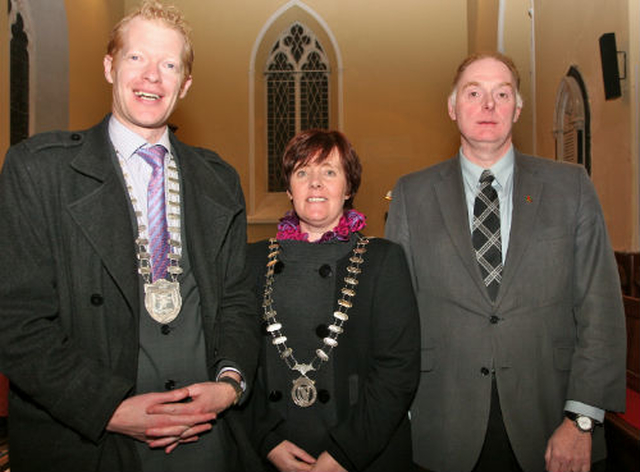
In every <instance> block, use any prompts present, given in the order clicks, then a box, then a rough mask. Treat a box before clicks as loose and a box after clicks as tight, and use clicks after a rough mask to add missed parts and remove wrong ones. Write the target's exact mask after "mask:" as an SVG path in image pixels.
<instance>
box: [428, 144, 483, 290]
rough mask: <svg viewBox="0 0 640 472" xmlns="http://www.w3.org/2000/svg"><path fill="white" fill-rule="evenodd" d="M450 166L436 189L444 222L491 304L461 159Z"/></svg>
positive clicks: (470, 271)
mask: <svg viewBox="0 0 640 472" xmlns="http://www.w3.org/2000/svg"><path fill="white" fill-rule="evenodd" d="M449 163H450V165H448V166H446V167H445V168H444V169H443V170H442V173H441V176H442V180H440V182H438V183H437V184H436V185H435V192H436V196H437V198H438V204H439V206H440V212H441V214H442V219H443V220H444V224H445V227H446V228H447V232H448V233H449V236H450V237H451V241H452V242H453V245H454V246H455V248H456V250H457V251H458V254H459V255H460V259H461V260H462V261H463V263H464V266H465V267H466V269H467V271H468V272H469V275H470V277H471V278H472V279H473V281H474V282H475V284H476V285H477V287H478V289H479V290H480V291H481V292H482V294H483V295H484V296H485V297H486V298H487V300H489V294H488V292H487V288H486V287H485V285H484V283H483V282H482V275H481V274H480V268H479V267H478V262H477V261H476V255H475V250H474V249H473V244H472V242H471V231H470V230H469V217H468V214H467V202H466V201H465V197H464V184H463V181H462V171H461V169H460V160H459V157H454V158H452V159H450V160H449Z"/></svg>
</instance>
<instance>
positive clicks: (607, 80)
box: [600, 33, 622, 100]
mask: <svg viewBox="0 0 640 472" xmlns="http://www.w3.org/2000/svg"><path fill="white" fill-rule="evenodd" d="M600 60H601V61H602V79H603V81H604V97H605V99H606V100H611V99H613V98H618V97H619V96H621V95H622V92H621V90H620V72H619V71H618V50H617V48H616V34H615V33H605V34H603V35H602V36H600Z"/></svg>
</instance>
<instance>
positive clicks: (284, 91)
mask: <svg viewBox="0 0 640 472" xmlns="http://www.w3.org/2000/svg"><path fill="white" fill-rule="evenodd" d="M330 74H331V66H330V61H329V58H328V57H327V55H326V54H325V51H324V48H323V47H322V44H321V42H320V40H319V39H318V38H317V37H316V35H315V33H314V32H313V30H312V29H311V28H309V27H307V26H306V25H305V24H304V23H303V22H301V21H294V22H293V23H292V24H290V25H289V26H288V27H287V28H285V30H284V31H283V32H282V33H281V34H280V36H279V37H278V38H277V39H276V41H275V43H274V45H273V47H272V49H271V52H270V54H269V57H268V59H267V61H266V64H265V68H264V75H265V87H266V91H265V94H266V98H267V109H266V113H267V116H266V123H267V152H268V155H267V160H268V177H267V178H268V184H267V186H268V191H269V192H284V191H285V190H286V185H285V180H284V176H283V174H282V165H281V162H280V159H281V158H282V153H283V151H284V148H285V146H286V144H287V142H288V141H289V139H291V138H292V137H293V136H294V135H295V134H297V133H298V132H300V131H302V130H305V129H310V128H324V129H326V128H329V116H330V110H329V107H330V93H331V90H330Z"/></svg>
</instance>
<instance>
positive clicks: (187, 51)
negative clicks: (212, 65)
mask: <svg viewBox="0 0 640 472" xmlns="http://www.w3.org/2000/svg"><path fill="white" fill-rule="evenodd" d="M137 17H141V18H143V19H145V20H151V21H161V22H162V23H164V24H165V25H166V26H167V27H169V28H171V29H173V30H175V31H177V32H178V33H180V35H181V36H182V37H183V39H184V48H183V50H182V55H181V61H182V65H181V66H182V78H183V80H184V79H186V78H187V77H189V76H190V75H191V69H192V67H193V59H194V52H193V43H192V42H191V28H190V27H189V25H188V24H187V22H186V20H185V19H184V16H183V15H182V12H180V10H178V8H176V7H175V6H173V5H164V4H162V3H161V2H159V1H157V0H143V1H142V2H141V3H140V5H139V6H138V7H137V8H136V9H135V10H133V11H132V12H131V13H129V14H128V15H127V16H125V17H124V18H122V19H121V20H120V21H119V22H118V23H117V24H116V25H115V26H114V27H113V29H112V30H111V34H110V35H109V43H108V44H107V54H108V55H110V56H111V57H112V58H113V59H114V60H116V54H117V53H118V52H120V49H122V43H123V39H122V35H123V33H124V30H125V28H126V27H127V25H128V24H129V23H130V22H131V20H133V19H134V18H137Z"/></svg>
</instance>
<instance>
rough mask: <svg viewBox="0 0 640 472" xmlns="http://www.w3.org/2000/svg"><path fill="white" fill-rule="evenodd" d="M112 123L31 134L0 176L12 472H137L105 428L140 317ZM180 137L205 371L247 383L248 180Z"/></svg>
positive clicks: (128, 367) (127, 374)
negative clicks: (234, 372)
mask: <svg viewBox="0 0 640 472" xmlns="http://www.w3.org/2000/svg"><path fill="white" fill-rule="evenodd" d="M107 122H108V118H105V120H104V121H103V122H102V123H101V124H99V125H98V126H96V127H94V128H91V129H89V130H87V131H85V132H75V133H71V132H54V133H46V134H42V135H38V136H35V137H33V138H30V139H28V140H26V141H24V142H22V143H21V144H19V145H17V146H15V147H13V148H11V149H10V150H9V153H8V154H7V158H6V161H5V164H4V168H3V171H2V174H1V175H0V247H1V248H2V250H0V266H2V267H4V270H2V272H1V275H0V371H2V372H4V373H5V374H7V375H8V377H9V378H10V380H11V395H10V422H9V423H10V424H9V428H10V437H11V440H10V441H11V444H10V447H11V466H12V467H11V468H12V470H16V471H20V470H29V471H33V470H61V471H62V470H65V471H69V470H85V471H89V470H136V469H137V468H139V464H138V461H137V457H136V454H135V451H134V448H133V440H130V439H127V438H126V437H124V436H120V435H116V434H111V433H105V426H106V424H107V422H108V421H109V419H110V417H111V415H112V413H113V411H114V409H115V408H116V406H117V405H118V404H119V403H120V402H121V401H122V400H123V399H124V398H126V397H127V396H128V395H131V394H132V393H133V392H134V388H135V380H136V370H137V356H138V319H139V316H140V307H139V294H138V288H139V280H138V279H139V276H138V274H137V270H136V255H135V252H134V244H133V237H134V230H133V227H132V221H131V218H130V212H129V205H130V203H129V200H128V197H127V195H126V193H125V189H124V187H123V184H122V182H121V179H120V178H119V176H118V174H117V172H118V170H117V168H116V165H114V162H113V160H112V157H111V156H110V153H113V152H114V150H113V147H112V145H111V143H110V141H109V138H108V131H107ZM171 142H172V146H173V148H174V151H175V154H176V158H177V160H178V164H179V166H180V169H181V175H182V180H183V189H182V190H183V202H184V210H185V211H184V219H185V225H186V236H187V240H188V246H189V251H190V257H191V265H192V268H193V271H194V274H195V277H196V280H197V283H198V287H199V291H200V296H201V303H202V319H203V327H202V328H203V331H204V335H205V342H206V355H207V366H208V369H209V375H210V377H211V378H212V379H213V378H214V375H215V373H216V371H217V368H218V366H219V365H220V363H221V362H225V363H230V364H232V365H235V366H237V367H238V368H239V369H240V370H241V371H242V372H243V373H244V374H245V376H246V378H247V380H249V379H251V378H252V376H253V372H254V370H255V365H256V362H257V350H258V342H259V331H258V328H257V326H256V323H255V320H254V313H255V304H254V299H253V295H252V294H251V292H250V289H249V287H248V285H247V284H246V274H245V270H244V260H245V239H246V236H245V231H246V221H245V209H244V200H243V196H242V190H241V187H240V183H239V179H238V177H237V175H236V173H235V171H234V170H233V169H232V168H231V167H230V166H229V165H227V164H226V163H225V162H224V161H222V160H221V159H220V158H219V157H218V156H217V155H216V154H215V153H213V152H210V151H206V150H204V149H198V148H193V147H190V146H187V145H185V144H183V143H181V142H180V141H178V140H177V139H176V138H175V136H173V135H172V136H171ZM231 423H232V422H231ZM227 426H229V425H227ZM226 428H227V427H226V426H225V429H226Z"/></svg>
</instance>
